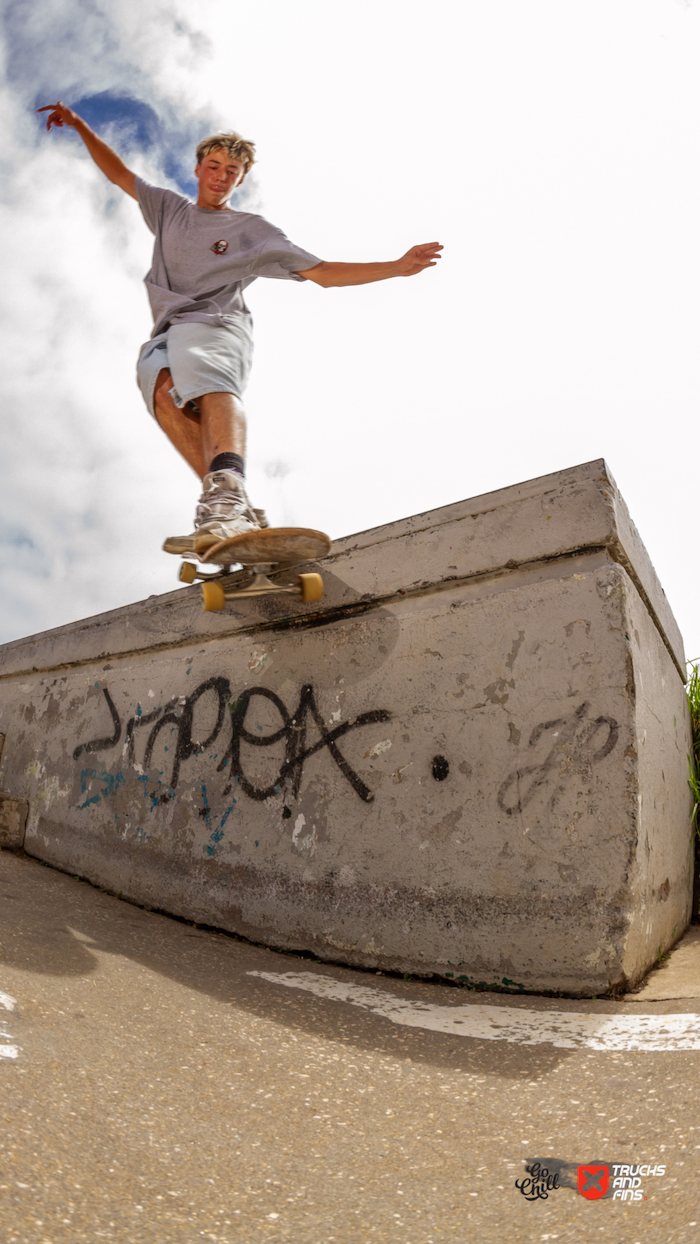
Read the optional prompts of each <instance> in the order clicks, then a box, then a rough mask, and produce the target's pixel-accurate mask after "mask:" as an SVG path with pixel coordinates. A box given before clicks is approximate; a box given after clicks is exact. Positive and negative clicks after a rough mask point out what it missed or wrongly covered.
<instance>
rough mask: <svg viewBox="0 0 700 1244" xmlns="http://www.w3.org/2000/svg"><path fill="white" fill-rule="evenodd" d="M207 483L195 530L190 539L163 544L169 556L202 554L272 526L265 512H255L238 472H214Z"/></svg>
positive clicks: (170, 539)
mask: <svg viewBox="0 0 700 1244" xmlns="http://www.w3.org/2000/svg"><path fill="white" fill-rule="evenodd" d="M203 484H204V491H203V492H202V495H201V497H200V498H199V502H198V505H197V512H196V514H195V520H194V527H195V529H194V531H193V532H192V533H191V535H189V536H169V537H168V539H167V540H166V541H165V544H164V545H163V549H164V551H165V552H166V553H195V552H197V553H202V552H204V551H205V549H208V548H211V546H212V545H213V544H218V543H219V541H220V540H228V539H229V537H230V536H239V535H241V534H242V533H243V532H245V531H258V530H259V529H260V528H261V527H267V526H268V525H269V524H268V521H267V517H266V515H265V511H264V510H255V509H253V506H252V505H251V504H250V501H249V500H248V495H247V493H246V490H245V485H244V483H243V480H242V479H241V477H240V475H236V473H235V471H212V472H210V474H209V475H205V476H204V480H203Z"/></svg>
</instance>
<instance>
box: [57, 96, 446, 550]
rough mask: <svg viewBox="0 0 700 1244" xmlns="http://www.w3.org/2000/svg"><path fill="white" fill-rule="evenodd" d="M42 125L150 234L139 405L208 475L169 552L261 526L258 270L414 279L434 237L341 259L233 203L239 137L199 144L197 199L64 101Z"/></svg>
mask: <svg viewBox="0 0 700 1244" xmlns="http://www.w3.org/2000/svg"><path fill="white" fill-rule="evenodd" d="M38 111H39V112H48V113H49V116H48V119H47V122H46V128H47V130H50V129H51V127H52V126H54V125H55V126H57V127H58V128H61V127H62V126H64V125H68V126H70V127H71V129H74V130H76V132H77V133H78V134H79V135H80V137H81V138H82V140H83V142H84V143H85V146H86V147H87V149H88V151H89V153H90V155H91V156H92V158H93V160H94V161H95V163H96V164H97V166H98V168H100V169H101V170H102V172H103V173H104V174H105V176H106V177H107V178H108V179H109V181H111V182H112V183H113V184H114V185H115V186H119V187H120V189H122V190H124V191H125V193H126V194H129V195H131V197H132V198H133V199H136V200H137V202H138V204H139V206H140V208H141V211H142V213H143V217H144V220H145V221H146V224H147V225H148V227H149V229H150V230H151V232H152V233H154V234H155V247H154V252H153V264H152V267H151V270H150V272H149V273H148V275H147V276H146V278H145V283H146V289H147V291H148V296H149V300H150V304H151V310H152V312H153V319H154V328H153V334H152V336H151V338H150V340H149V341H147V342H146V344H145V345H144V346H143V347H142V349H141V352H140V355H139V360H138V364H137V379H138V384H139V387H140V389H141V393H142V394H143V398H144V401H145V403H146V405H147V407H148V409H149V411H150V412H151V414H152V415H153V416H154V418H155V419H156V421H157V422H158V424H159V426H160V427H161V428H162V430H163V431H164V432H165V435H166V436H167V437H168V439H169V440H170V441H171V442H172V444H173V445H174V446H175V448H176V449H177V450H178V452H179V453H180V454H182V456H183V458H184V459H185V460H186V461H187V462H188V463H189V465H190V466H191V467H192V468H193V470H194V471H195V472H196V473H197V475H198V476H199V477H200V479H201V480H202V481H203V492H202V495H201V497H200V499H199V504H198V505H197V511H196V515H195V520H194V531H193V532H191V533H190V534H189V535H186V536H171V537H170V538H169V539H167V540H166V541H165V544H164V545H163V548H164V549H165V551H166V552H168V553H192V552H195V551H196V552H198V553H200V552H202V551H203V550H205V549H206V548H207V547H210V546H211V545H213V544H215V543H217V542H218V541H219V540H224V539H226V538H228V537H230V536H234V535H237V534H239V533H243V532H246V531H250V530H255V529H258V528H260V527H261V526H267V520H266V518H265V516H264V513H263V511H262V510H256V509H254V508H253V507H252V506H251V504H250V501H249V500H248V496H247V494H246V489H245V483H244V477H245V471H244V460H245V435H246V422H245V413H244V409H243V403H242V396H243V392H244V390H245V387H246V382H247V380H248V375H249V372H250V366H251V361H252V350H253V341H252V320H251V315H250V312H249V310H248V308H247V306H246V304H245V301H244V298H243V292H244V290H245V288H246V286H247V285H249V284H250V283H251V281H254V280H255V278H256V277H258V276H267V277H278V278H283V279H286V280H296V281H300V280H309V281H314V282H315V283H316V284H317V285H322V286H323V287H324V288H329V287H330V286H339V285H365V284H367V283H368V282H371V281H383V280H385V279H386V278H388V277H394V276H414V275H415V274H416V273H418V272H422V271H423V269H424V268H432V267H434V266H435V262H436V260H437V259H439V258H440V251H441V250H442V247H441V246H440V245H439V244H438V243H437V242H430V243H428V244H425V245H422V246H413V247H411V249H410V250H409V251H407V252H406V254H405V255H404V256H403V257H402V258H401V259H395V260H391V261H389V262H387V263H335V262H327V261H324V260H322V259H319V258H318V256H317V255H313V254H311V253H310V252H309V251H307V250H304V249H303V248H302V247H300V246H295V245H294V243H293V242H290V241H289V239H288V238H287V237H285V235H284V234H283V233H282V231H281V230H280V229H277V228H275V226H274V225H271V224H269V222H268V221H266V220H265V219H264V218H263V217H262V216H254V215H251V214H249V213H248V212H239V211H235V210H234V209H232V208H231V207H230V206H229V199H230V198H231V195H232V194H233V192H234V190H236V189H237V188H238V187H239V186H240V185H242V183H243V180H244V178H245V176H246V173H247V172H248V171H249V169H250V168H251V167H252V165H253V163H254V159H255V147H254V144H253V143H251V142H248V141H247V140H246V139H244V138H241V137H240V135H239V134H235V133H228V134H214V135H212V137H210V138H205V139H203V140H202V142H200V143H199V145H198V147H197V164H196V168H195V170H194V174H195V177H196V179H197V186H198V192H197V202H196V203H192V202H191V201H190V200H189V199H187V198H185V197H184V196H183V195H180V194H175V193H174V192H173V191H172V190H163V189H161V188H160V187H158V186H152V185H149V183H148V182H147V181H144V179H143V178H142V177H138V176H136V174H134V173H132V172H131V171H130V170H129V169H128V168H127V167H126V165H125V164H124V163H123V161H122V160H121V159H120V158H119V156H118V155H117V154H116V152H115V151H113V150H112V148H111V147H108V146H107V144H106V143H105V142H103V141H102V139H101V138H98V136H97V134H95V133H94V131H93V130H91V129H90V127H89V125H87V124H86V122H85V121H83V119H82V117H79V116H78V114H77V113H76V112H73V111H72V109H70V108H67V107H65V105H64V104H62V103H61V102H60V101H59V102H58V103H57V104H50V105H47V106H46V107H45V108H40V109H38Z"/></svg>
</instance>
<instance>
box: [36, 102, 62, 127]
mask: <svg viewBox="0 0 700 1244" xmlns="http://www.w3.org/2000/svg"><path fill="white" fill-rule="evenodd" d="M62 108H63V104H62V103H61V101H60V99H59V101H58V103H57V104H44V107H43V108H37V112H48V113H49V114H50V115H49V116H48V117H47V118H46V128H47V130H50V129H51V126H52V125H55V126H56V127H57V128H58V129H62V128H63V117H62V116H61V109H62Z"/></svg>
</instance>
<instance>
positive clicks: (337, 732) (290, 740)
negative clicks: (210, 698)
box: [219, 685, 391, 803]
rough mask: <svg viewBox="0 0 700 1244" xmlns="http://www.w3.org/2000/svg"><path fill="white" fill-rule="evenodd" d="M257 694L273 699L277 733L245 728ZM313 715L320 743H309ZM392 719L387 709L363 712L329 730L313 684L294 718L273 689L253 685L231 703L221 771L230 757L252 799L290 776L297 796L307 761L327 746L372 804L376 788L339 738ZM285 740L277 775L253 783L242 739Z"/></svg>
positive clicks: (266, 795) (306, 689)
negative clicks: (243, 755) (248, 775)
mask: <svg viewBox="0 0 700 1244" xmlns="http://www.w3.org/2000/svg"><path fill="white" fill-rule="evenodd" d="M256 695H258V696H264V697H265V699H267V700H270V701H271V702H272V703H273V704H274V706H275V708H276V709H277V711H278V713H279V715H280V717H281V718H282V722H283V724H282V726H281V727H280V729H279V730H277V731H275V733H274V734H268V735H263V736H260V735H257V734H251V733H250V731H249V730H246V728H245V718H246V714H247V712H248V708H249V706H250V702H251V700H252V699H253V697H254V696H256ZM309 716H310V717H311V718H312V720H313V721H314V723H315V725H316V728H317V730H318V732H319V734H320V736H321V737H320V739H319V740H318V742H316V743H312V744H311V745H310V746H307V743H306V731H307V720H308V718H309ZM390 718H391V713H389V712H387V711H386V709H383V708H380V709H373V710H371V711H370V712H368V713H360V715H359V717H356V718H355V719H354V721H345V722H343V723H342V725H340V726H334V728H333V729H332V730H327V729H326V725H325V722H324V720H323V717H322V716H321V714H320V713H319V711H318V708H317V707H316V699H315V697H314V690H313V687H311V686H308V685H307V686H306V687H302V690H301V697H300V699H299V707H298V708H297V711H296V713H295V714H294V716H293V717H290V715H289V713H288V712H287V710H286V708H285V706H284V704H283V703H282V701H281V700H280V698H279V696H278V695H275V693H274V692H273V691H268V690H267V688H265V687H251V689H250V690H249V691H244V692H243V694H242V695H241V696H239V698H238V699H237V700H236V701H235V703H234V704H232V706H231V722H232V731H231V744H230V747H229V751H228V753H227V755H226V756H225V757H224V759H223V760H222V761H221V764H220V765H219V771H221V770H222V769H223V768H224V765H225V764H226V761H227V760H230V761H231V774H232V776H234V777H237V778H238V780H239V782H240V784H241V788H242V789H243V790H244V791H245V793H246V795H248V796H249V797H250V798H251V799H260V800H262V799H268V798H269V797H270V795H272V794H274V793H275V792H276V791H279V789H280V787H281V786H282V784H283V783H284V782H285V781H286V779H287V778H290V779H291V785H292V794H293V796H294V798H295V799H296V797H297V795H298V794H299V789H300V787H301V780H302V776H303V772H304V763H305V761H307V760H308V759H309V757H310V756H315V755H316V753H317V752H320V751H321V750H322V748H324V747H327V748H328V751H329V752H330V754H331V756H332V757H333V759H334V761H335V763H336V764H337V766H338V768H339V769H340V772H341V773H342V775H343V777H344V778H346V779H347V781H348V782H349V783H350V785H351V786H352V788H353V790H354V791H355V792H356V793H357V794H358V795H359V796H360V799H363V800H364V802H365V803H371V802H372V800H373V799H374V795H373V794H372V791H371V790H370V789H369V787H368V786H366V785H365V783H364V782H363V781H362V779H361V778H360V777H359V776H358V774H357V773H355V770H354V769H353V768H351V766H350V765H349V764H348V762H347V760H346V759H345V757H344V756H343V755H342V753H341V751H340V748H339V747H338V744H337V741H336V740H337V739H340V738H342V736H343V735H344V734H349V732H350V731H351V730H357V729H358V728H359V727H360V726H369V725H371V724H372V723H373V722H380V721H389V720H390ZM281 739H284V740H285V758H284V761H283V763H282V767H281V768H280V771H279V773H278V775H277V777H276V778H275V779H274V781H273V782H271V783H270V785H269V786H265V787H257V786H253V784H252V783H251V782H249V781H248V779H247V778H246V776H245V774H244V772H243V766H242V764H241V742H245V743H251V744H252V745H253V746H254V747H271V746H272V744H273V743H277V742H279V741H280V740H281Z"/></svg>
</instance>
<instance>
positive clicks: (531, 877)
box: [0, 461, 692, 995]
mask: <svg viewBox="0 0 700 1244" xmlns="http://www.w3.org/2000/svg"><path fill="white" fill-rule="evenodd" d="M173 566H174V569H175V566H176V563H175V560H174V559H173ZM321 569H322V571H323V575H324V579H325V582H326V586H327V595H326V597H325V598H324V600H323V601H322V602H320V603H319V604H317V605H303V604H302V603H301V602H297V601H295V600H294V599H293V598H280V599H279V600H277V599H268V600H265V599H263V600H258V601H240V602H233V605H232V608H231V609H230V610H227V612H226V614H224V615H212V614H205V613H203V612H202V610H201V605H200V598H199V589H198V588H194V589H188V588H185V589H180V590H178V591H175V592H172V593H169V594H167V595H165V596H162V597H158V598H151V599H149V600H148V601H145V602H141V603H139V604H135V605H130V606H127V607H125V608H123V609H119V610H114V611H112V612H111V613H108V614H104V615H101V616H99V617H97V618H92V619H87V620H86V621H83V622H80V623H74V624H72V625H70V626H66V627H61V628H58V629H57V630H54V631H50V632H47V633H46V634H45V635H39V636H32V637H30V638H28V639H25V640H20V641H17V642H16V643H13V644H8V645H5V646H4V648H2V649H0V728H2V729H3V730H5V731H6V733H7V740H8V741H7V746H6V749H5V754H4V757H3V764H2V775H1V780H2V782H3V784H4V786H5V787H6V788H7V789H8V791H11V792H12V793H13V795H14V796H15V797H16V798H18V799H22V800H28V801H29V803H30V816H29V819H28V824H27V832H26V838H25V850H27V851H28V852H29V853H31V854H34V855H36V856H38V857H39V858H41V859H44V860H46V861H48V862H51V863H53V864H55V865H57V866H58V867H61V868H65V869H67V870H70V871H71V872H74V873H79V874H81V875H83V876H86V877H89V878H90V879H91V880H93V881H95V882H98V883H99V884H101V885H105V886H108V887H110V888H112V889H114V890H118V891H122V892H123V893H124V894H125V895H128V896H130V897H132V898H134V899H135V900H136V901H138V902H141V903H145V904H148V905H151V906H155V907H160V908H163V909H165V910H167V911H171V912H173V913H174V914H178V915H182V916H186V917H187V918H189V919H194V920H198V921H202V922H206V923H209V924H213V925H219V926H221V927H224V928H228V929H231V930H233V931H236V932H239V933H242V934H245V935H247V936H250V937H251V938H253V939H254V940H256V941H263V940H264V941H265V942H266V943H267V944H270V945H276V946H282V947H289V948H295V949H308V950H312V951H313V952H314V953H315V954H316V955H318V956H319V958H328V959H335V960H340V961H343V962H347V963H354V964H362V965H365V966H368V967H380V966H381V967H383V968H389V969H397V970H401V971H405V972H415V973H425V974H429V973H438V974H441V975H443V976H447V977H451V978H454V979H462V980H464V981H470V982H482V983H485V984H489V985H494V984H495V985H498V986H500V987H502V988H506V989H514V990H515V989H519V990H522V989H525V990H540V991H541V990H552V991H557V992H565V993H570V994H581V995H585V994H602V993H604V992H606V991H609V990H619V989H624V988H625V987H626V986H627V985H628V984H630V983H634V982H636V981H637V980H640V979H641V978H642V976H643V975H644V973H645V972H646V971H647V970H648V968H649V966H650V965H651V963H652V962H653V961H654V960H655V958H656V957H657V954H658V948H659V946H661V947H662V949H664V948H665V947H666V946H668V945H670V944H672V943H673V942H674V941H675V940H676V939H677V937H678V935H679V933H680V932H682V930H683V929H684V928H685V925H686V924H687V922H688V919H689V915H690V903H691V889H692V834H691V826H690V819H689V817H690V807H691V804H690V792H689V791H688V787H687V782H686V773H687V761H686V756H687V753H688V751H689V750H690V725H689V718H688V711H687V704H686V699H685V693H684V687H683V681H682V677H683V674H684V669H685V666H684V654H683V645H682V640H681V637H680V634H679V633H678V628H677V627H676V624H675V621H674V619H673V616H672V614H671V611H670V609H669V606H668V603H667V601H666V598H665V596H664V593H663V590H662V589H661V587H660V585H659V583H658V580H657V578H656V575H655V573H654V570H653V567H652V566H651V563H650V562H649V559H648V556H647V554H646V552H645V550H644V548H643V546H642V545H641V542H640V540H639V537H638V535H637V533H636V531H635V529H634V527H633V525H632V523H631V520H630V519H629V515H628V514H627V510H626V507H625V505H624V502H623V501H622V499H621V497H620V496H619V493H618V491H617V489H616V487H615V484H614V482H613V481H612V479H611V477H610V475H609V473H608V472H607V469H606V467H605V464H604V462H602V461H597V462H593V463H589V464H586V465H584V466H581V467H575V468H572V469H571V470H567V471H562V472H557V473H555V474H553V475H549V476H544V477H542V478H541V479H538V480H533V481H529V482H528V483H526V484H520V485H516V486H514V487H512V488H507V489H503V490H501V491H499V492H496V493H491V494H488V495H487V496H485V497H478V498H474V499H472V500H468V501H463V502H459V503H457V504H455V505H451V506H446V507H444V508H442V509H440V510H435V511H432V512H430V513H428V514H422V515H416V516H414V517H412V518H408V519H404V520H402V521H401V522H397V523H393V524H389V525H388V526H386V527H384V528H380V529H376V530H373V531H369V532H363V533H360V534H359V535H356V536H351V537H348V538H347V539H345V540H341V541H337V542H336V544H335V545H334V546H333V549H332V551H331V554H330V556H329V557H328V558H327V559H325V560H324V562H323V563H322V566H321Z"/></svg>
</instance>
